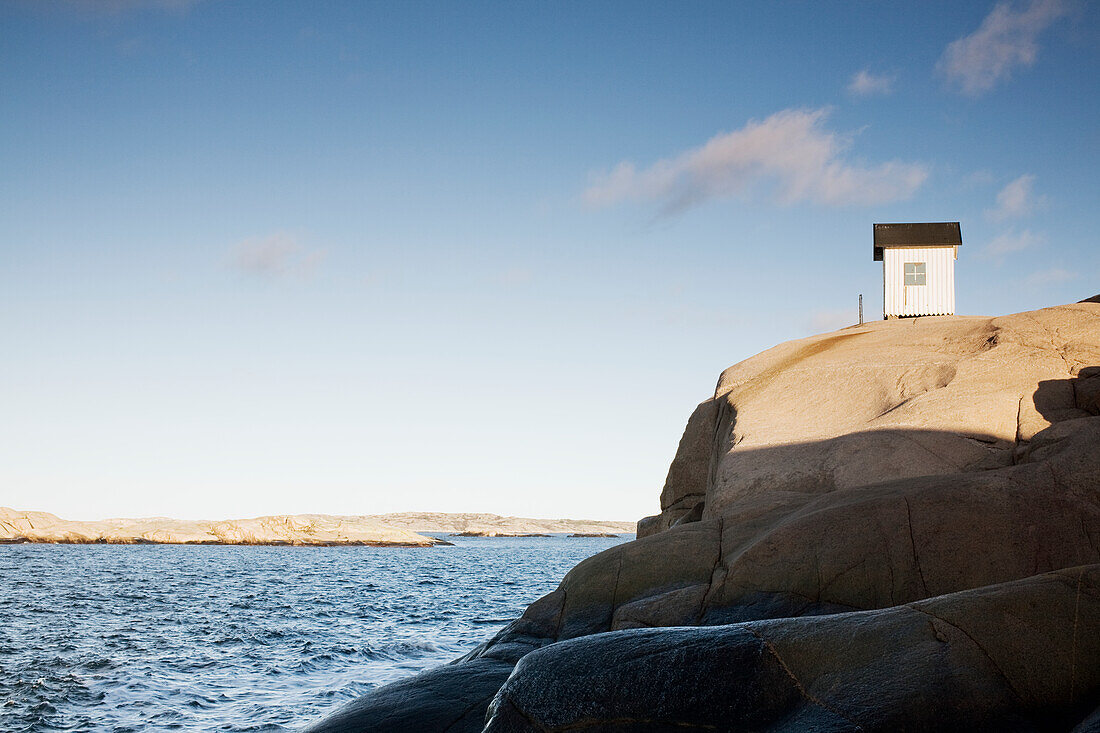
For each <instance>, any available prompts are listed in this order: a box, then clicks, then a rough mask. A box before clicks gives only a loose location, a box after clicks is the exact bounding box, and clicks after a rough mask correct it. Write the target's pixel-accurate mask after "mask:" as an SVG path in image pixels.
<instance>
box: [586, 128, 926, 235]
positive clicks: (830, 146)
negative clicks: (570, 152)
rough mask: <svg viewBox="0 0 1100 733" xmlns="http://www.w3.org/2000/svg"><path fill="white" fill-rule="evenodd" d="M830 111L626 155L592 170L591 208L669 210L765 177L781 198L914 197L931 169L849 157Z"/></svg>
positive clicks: (854, 200) (830, 201) (843, 201)
mask: <svg viewBox="0 0 1100 733" xmlns="http://www.w3.org/2000/svg"><path fill="white" fill-rule="evenodd" d="M827 114H828V111H827V110H824V109H817V110H801V109H788V110H783V111H781V112H777V113H775V114H773V115H771V116H770V117H768V118H767V119H765V120H763V121H756V120H750V121H749V122H748V123H747V124H746V125H745V126H744V127H742V128H741V129H739V130H734V131H733V132H727V133H723V134H720V135H717V136H715V137H713V138H711V139H710V140H709V141H708V142H707V143H706V144H704V145H702V146H701V147H698V148H693V149H691V150H687V151H685V152H683V153H680V154H679V155H677V156H675V157H673V158H666V159H663V160H659V161H657V162H656V163H654V164H652V165H651V166H649V167H648V168H644V169H642V170H639V169H637V168H635V166H634V164H633V163H631V162H629V161H623V162H622V163H619V164H618V165H617V166H616V167H615V168H614V169H613V170H612V171H611V172H610V173H606V174H603V175H598V176H594V180H593V182H592V184H591V185H590V186H589V187H588V189H587V190H586V191H585V192H584V200H585V202H586V203H588V204H589V205H592V206H609V205H612V204H616V203H619V202H622V201H655V202H659V203H660V204H661V211H662V213H666V214H668V213H673V212H677V211H681V210H683V209H685V208H688V207H690V206H693V205H695V204H699V203H701V202H703V201H705V200H707V199H711V198H716V197H720V196H729V195H732V194H737V193H742V192H745V191H747V190H748V189H749V188H751V187H752V186H754V185H758V184H761V183H764V184H771V185H774V187H775V189H774V194H775V197H776V199H777V200H779V201H780V202H783V203H794V202H798V201H812V202H814V203H818V204H823V205H828V206H844V205H853V204H880V203H885V202H889V201H897V200H899V199H905V198H909V197H910V196H912V195H913V193H914V192H915V191H916V190H917V189H918V188H920V186H921V185H922V184H923V183H924V181H925V180H926V179H927V178H928V170H927V168H926V167H925V166H923V165H920V164H917V163H903V162H899V161H890V162H886V163H881V164H879V165H876V166H873V167H866V166H862V165H859V164H856V163H849V162H847V161H845V160H844V159H843V157H842V155H843V153H844V151H845V149H846V148H847V147H848V146H849V144H850V141H849V140H848V139H847V138H845V137H842V136H840V135H838V134H837V133H835V132H830V131H828V130H826V129H825V128H824V126H823V122H824V120H825V118H826V116H827Z"/></svg>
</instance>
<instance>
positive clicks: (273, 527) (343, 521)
mask: <svg viewBox="0 0 1100 733" xmlns="http://www.w3.org/2000/svg"><path fill="white" fill-rule="evenodd" d="M633 529H634V524H633V522H603V521H597V520H588V519H528V518H523V517H502V516H500V515H497V514H473V513H467V514H443V513H431V512H406V513H400V514H371V515H353V516H334V515H328V514H293V515H274V516H265V517H254V518H251V519H230V520H224V521H209V520H185V519H169V518H166V517H149V518H143V519H103V520H98V521H90V522H84V521H71V520H66V519H61V518H60V517H57V516H56V515H54V514H49V513H47V512H33V511H19V510H15V509H9V508H6V507H0V543H5V544H12V543H23V542H39V543H59V544H114V545H136V544H178V545H294V546H323V547H330V546H339V545H348V546H352V545H367V546H375V547H430V546H432V545H446V544H450V543H448V542H447V541H446V540H444V539H440V538H438V537H432V536H430V535H427V534H422V533H426V532H435V533H448V534H453V535H457V536H466V537H530V536H538V537H546V536H549V535H550V534H557V533H562V534H565V533H578V532H584V533H600V534H602V533H612V532H624V531H625V532H632V531H633Z"/></svg>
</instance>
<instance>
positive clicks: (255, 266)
mask: <svg viewBox="0 0 1100 733" xmlns="http://www.w3.org/2000/svg"><path fill="white" fill-rule="evenodd" d="M326 256H327V252H325V250H323V249H306V248H305V247H303V246H302V245H300V244H299V243H298V240H297V238H296V237H294V236H293V235H291V234H287V233H286V232H276V233H274V234H269V235H267V236H266V237H252V238H249V239H245V240H243V241H241V242H238V243H237V244H235V245H234V246H233V248H232V251H231V253H230V260H231V262H232V264H233V266H234V267H236V268H237V269H239V270H243V271H244V272H247V273H251V274H253V275H261V276H267V277H273V276H278V275H286V274H294V275H301V276H309V275H312V274H313V272H314V270H316V269H317V266H318V265H320V264H321V262H323V261H324V259H325V257H326Z"/></svg>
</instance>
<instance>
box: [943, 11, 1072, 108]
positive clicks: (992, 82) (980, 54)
mask: <svg viewBox="0 0 1100 733" xmlns="http://www.w3.org/2000/svg"><path fill="white" fill-rule="evenodd" d="M1068 10H1069V9H1068V7H1067V3H1066V2H1065V0H1031V2H1030V3H1029V4H1028V6H1027V7H1026V8H1020V9H1017V8H1015V7H1014V6H1013V5H1011V4H1010V3H1008V2H1002V3H998V4H997V6H996V7H994V8H993V10H992V11H990V13H989V15H987V16H986V17H985V20H983V21H982V24H981V25H980V26H979V27H978V30H976V31H974V32H973V33H971V34H970V35H969V36H963V37H962V38H959V39H958V40H955V41H952V42H951V43H950V44H948V46H947V48H946V49H944V52H943V55H942V56H941V57H940V60H939V63H938V64H937V68H938V69H939V70H940V72H941V73H943V74H944V75H945V76H946V77H947V79H948V81H949V82H950V83H952V84H953V85H955V86H956V87H958V89H959V90H960V91H962V92H963V93H964V94H970V95H978V94H981V93H982V92H987V91H989V90H990V89H992V88H993V87H994V86H996V85H997V83H998V82H1000V81H1003V80H1005V79H1008V78H1009V77H1010V76H1011V75H1012V71H1013V69H1015V68H1016V67H1019V66H1031V65H1032V64H1033V63H1035V59H1036V57H1037V56H1038V54H1039V44H1038V37H1039V34H1040V33H1042V32H1043V31H1044V30H1046V28H1047V27H1048V26H1049V25H1050V24H1051V23H1053V22H1054V21H1055V20H1057V19H1058V18H1060V17H1062V16H1063V15H1065V14H1066V13H1067V12H1068Z"/></svg>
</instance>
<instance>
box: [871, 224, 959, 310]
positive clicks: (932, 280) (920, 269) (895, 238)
mask: <svg viewBox="0 0 1100 733" xmlns="http://www.w3.org/2000/svg"><path fill="white" fill-rule="evenodd" d="M961 244H962V232H961V230H960V229H959V222H957V221H949V222H936V223H926V224H875V245H874V248H875V249H874V256H875V262H882V317H883V318H900V317H903V316H946V315H951V314H953V313H954V312H955V260H956V259H958V257H959V246H960V245H961Z"/></svg>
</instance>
